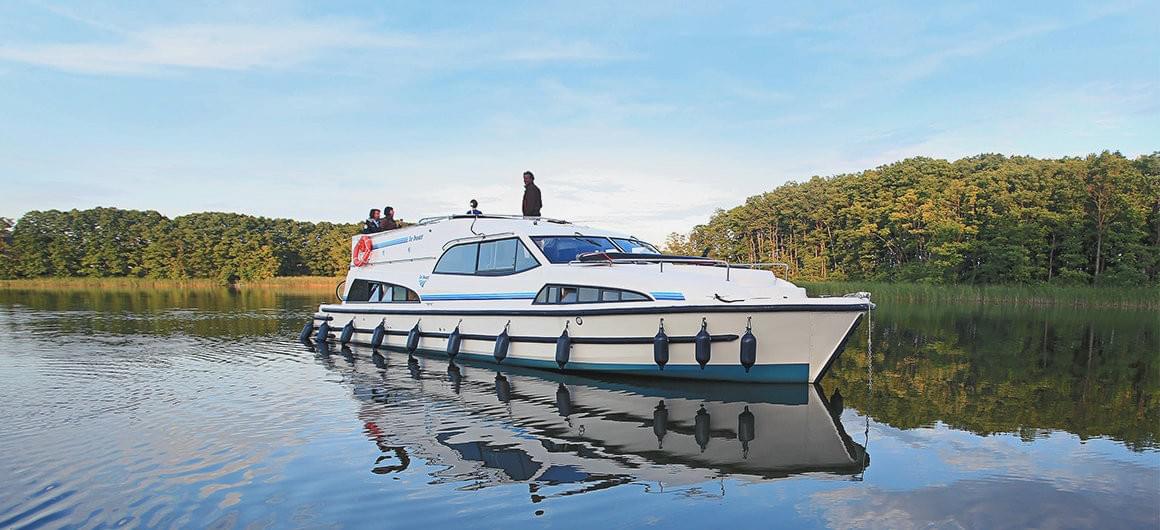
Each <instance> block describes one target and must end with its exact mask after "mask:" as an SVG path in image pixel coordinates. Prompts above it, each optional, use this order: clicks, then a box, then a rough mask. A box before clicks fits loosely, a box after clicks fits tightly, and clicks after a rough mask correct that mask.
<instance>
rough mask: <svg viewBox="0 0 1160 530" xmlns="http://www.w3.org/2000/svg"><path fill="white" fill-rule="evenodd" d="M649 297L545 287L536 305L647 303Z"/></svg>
mask: <svg viewBox="0 0 1160 530" xmlns="http://www.w3.org/2000/svg"><path fill="white" fill-rule="evenodd" d="M649 300H651V299H650V298H649V297H647V296H645V295H643V294H641V293H638V292H636V291H628V290H624V289H609V288H606V287H587V286H583V285H551V284H549V285H545V286H544V287H543V288H542V289H540V292H538V293H536V299H535V301H534V302H533V303H535V304H596V303H608V302H647V301H649Z"/></svg>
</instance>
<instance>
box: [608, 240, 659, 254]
mask: <svg viewBox="0 0 1160 530" xmlns="http://www.w3.org/2000/svg"><path fill="white" fill-rule="evenodd" d="M612 240H613V241H615V242H616V246H618V247H620V248H621V249H622V250H624V251H625V252H628V253H629V254H660V251H658V250H657V247H654V246H652V245H650V244H648V243H645V242H644V241H641V240H639V239H624V238H622V237H614V238H612Z"/></svg>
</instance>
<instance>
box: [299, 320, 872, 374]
mask: <svg viewBox="0 0 1160 530" xmlns="http://www.w3.org/2000/svg"><path fill="white" fill-rule="evenodd" d="M360 306H361V307H360ZM858 307H860V306H857V305H850V304H847V305H845V306H836V305H835V306H825V305H820V304H815V305H811V306H801V305H799V306H752V307H745V306H735V307H729V308H728V312H722V311H721V310H720V309H717V308H714V309H717V311H698V310H697V308H695V307H687V306H685V307H674V308H670V310H672V311H674V312H665V311H664V308H654V309H655V310H650V311H647V312H642V311H633V312H615V311H614V312H611V313H609V314H601V311H599V310H587V311H585V310H576V311H571V312H564V311H539V312H532V311H506V312H505V311H471V310H464V311H456V310H453V309H448V310H438V311H430V310H428V311H423V310H420V311H408V310H406V309H395V308H389V309H384V308H382V305H381V304H380V305H378V306H377V307H375V306H374V305H372V304H349V303H348V304H341V305H329V306H328V305H324V306H322V307H321V308H320V312H319V313H318V314H316V315H315V323H316V325H317V324H320V323H321V322H324V321H325V322H327V323H328V327H329V328H330V333H329V335H330V336H329V340H338V339H339V338H340V337H341V330H342V328H343V327H344V326H346V325H347V324H348V323H351V324H353V328H354V331H353V333H351V335H350V340H349V342H352V343H356V344H366V345H370V344H371V342H372V336H373V329H374V328H375V327H376V326H378V325H379V324H380V322H381V323H382V324H383V325H384V328H385V329H386V331H387V333H386V334H385V336H384V339H383V342H382V343H381V345H380V346H381V347H385V348H392V349H405V348H406V345H407V335H408V333H409V332H410V330H412V328H415V327H416V325H418V328H419V330H420V332H421V337H420V339H419V342H418V347H417V353H421V354H426V355H435V356H445V357H446V356H448V355H449V354H448V342H449V335H450V334H451V333H452V331H454V330H455V329H456V328H458V330H459V334H460V336H461V337H462V341H461V343H460V348H459V351H458V352H456V353H457V355H458V356H462V357H463V358H467V359H472V360H479V361H489V362H495V361H496V359H495V355H494V354H495V337H496V335H498V334H499V333H500V332H502V331H503V330H504V329H505V327H506V329H507V332H508V334H509V335H510V336H511V339H512V340H511V346H510V348H509V350H508V351H507V355H506V358H504V359H503V361H502V363H503V364H510V365H514V366H525V367H531V368H540V369H549V370H557V371H567V372H591V373H621V374H633V375H647V376H656V377H675V378H685V379H704V380H714V381H745V382H762V383H814V382H817V381H819V380H820V379H821V377H822V376H823V375H824V374H825V372H826V371H827V370H828V368H829V366H830V365H831V364H832V362H833V361H834V360H835V359H836V357H837V356H838V355H839V354H840V353H841V350H842V348H843V346H844V344H845V341H846V340H847V339H848V338H849V336H850V335H851V334H852V333H853V332H854V330H855V329H856V327H857V324H858V322H859V321H860V319H861V316H862V315H863V311H861V310H859V309H858ZM605 313H608V312H605ZM662 319H663V322H664V331H665V334H666V335H667V336H668V337H669V342H670V343H669V346H668V354H669V358H668V361H667V363H666V364H665V366H664V367H663V369H662V368H661V367H660V366H659V365H658V363H656V362H655V358H654V345H653V337H654V336H655V335H656V334H657V332H658V330H659V329H660V325H661V321H662ZM702 323H704V324H705V328H706V331H707V332H708V333H710V334H711V335H712V336H713V342H712V347H711V350H710V352H711V355H710V358H709V361H708V362H707V363H705V365H704V366H702V365H701V364H699V363H698V362H697V360H696V358H695V346H694V344H693V341H692V338H693V337H694V336H695V335H696V334H697V333H698V332H699V331H700V330H701V326H702ZM565 329H567V332H568V335H569V337H570V341H571V346H570V348H569V349H568V358H567V362H566V363H563V364H562V365H561V363H559V362H558V360H557V356H556V353H557V344H556V340H557V338H558V337H560V335H561V334H562V333H563V332H564V330H565ZM747 329H748V330H749V331H750V332H751V333H752V334H753V335H754V337H755V338H756V339H757V348H756V362H755V363H754V365H753V366H752V367H750V368H749V369H746V368H745V367H744V366H743V365H742V363H741V355H740V352H741V347H740V343H741V340H740V338H741V336H742V335H743V334H745V333H746V331H747Z"/></svg>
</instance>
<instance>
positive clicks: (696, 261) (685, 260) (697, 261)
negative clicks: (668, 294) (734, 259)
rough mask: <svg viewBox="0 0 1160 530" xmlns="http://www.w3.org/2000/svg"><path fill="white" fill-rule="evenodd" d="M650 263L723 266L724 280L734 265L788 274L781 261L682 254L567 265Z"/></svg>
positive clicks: (785, 265)
mask: <svg viewBox="0 0 1160 530" xmlns="http://www.w3.org/2000/svg"><path fill="white" fill-rule="evenodd" d="M650 263H659V264H660V266H661V272H664V271H665V263H677V264H686V265H710V266H713V267H725V281H729V280H730V276H731V274H730V273H731V272H732V270H733V268H734V267H737V268H744V269H751V268H753V267H784V268H785V275H786V276H789V265H788V264H786V263H781V262H759V263H729V262H728V261H725V260H723V259H715V258H695V257H694V258H689V257H685V256H682V257H681V258H666V257H663V256H662V257H647V258H644V257H642V258H607V259H604V260H601V261H581V260H572V261H569V262H568V265H573V264H579V265H609V266H611V265H615V264H625V265H647V264H650Z"/></svg>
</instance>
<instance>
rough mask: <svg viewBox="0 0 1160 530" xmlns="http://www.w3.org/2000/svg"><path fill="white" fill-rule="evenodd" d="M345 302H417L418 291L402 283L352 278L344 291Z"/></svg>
mask: <svg viewBox="0 0 1160 530" xmlns="http://www.w3.org/2000/svg"><path fill="white" fill-rule="evenodd" d="M346 301H347V302H375V303H379V302H386V303H390V302H418V301H419V293H416V292H415V291H412V290H410V289H408V288H406V287H403V286H402V285H394V284H390V283H384V282H373V281H369V280H354V281H352V282H351V284H350V289H349V290H347V293H346Z"/></svg>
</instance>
